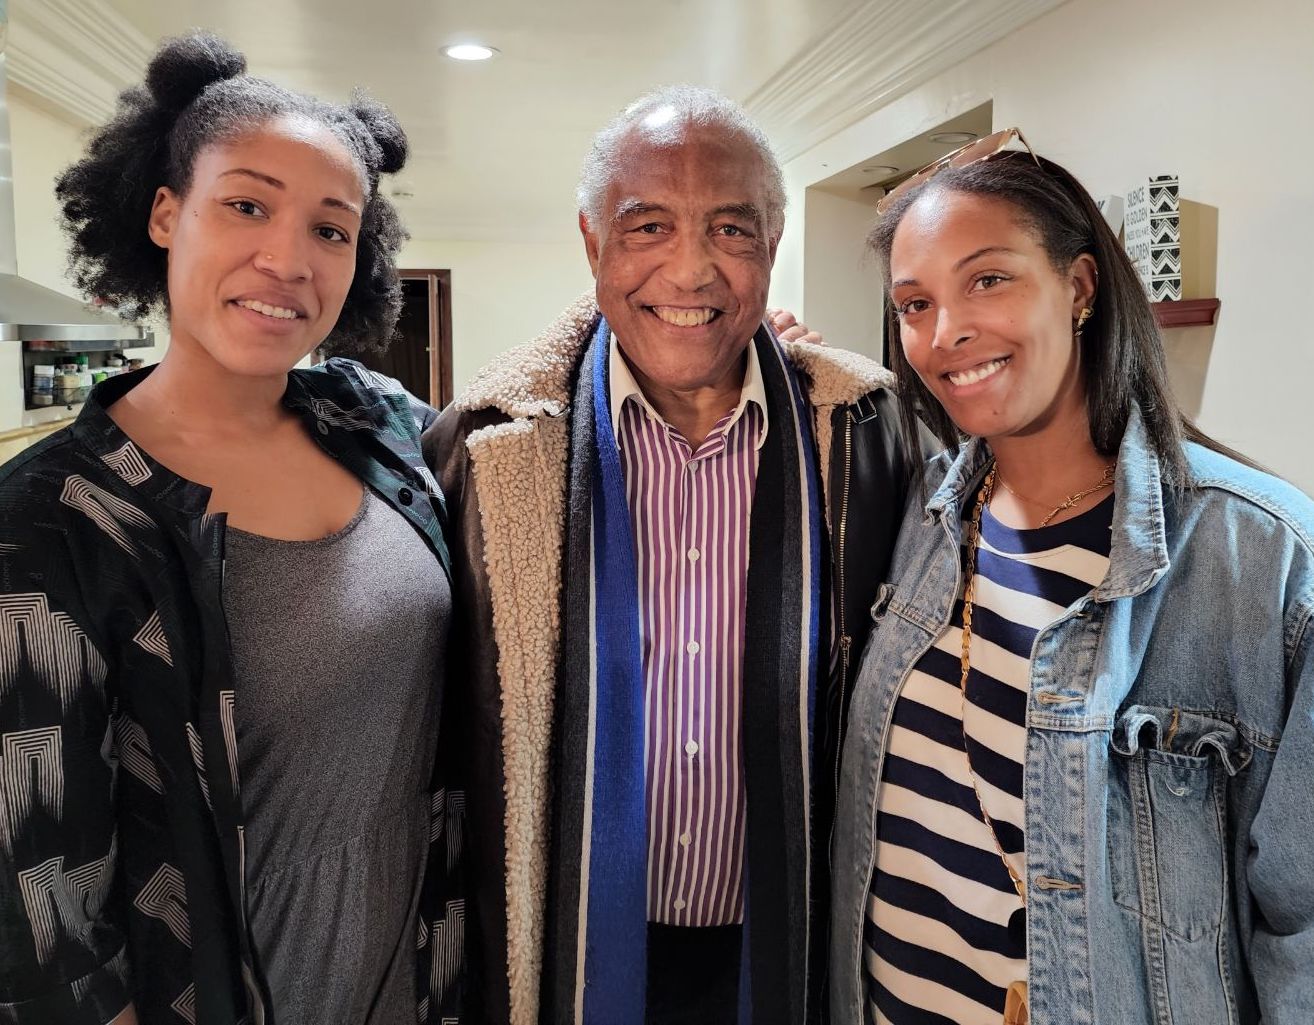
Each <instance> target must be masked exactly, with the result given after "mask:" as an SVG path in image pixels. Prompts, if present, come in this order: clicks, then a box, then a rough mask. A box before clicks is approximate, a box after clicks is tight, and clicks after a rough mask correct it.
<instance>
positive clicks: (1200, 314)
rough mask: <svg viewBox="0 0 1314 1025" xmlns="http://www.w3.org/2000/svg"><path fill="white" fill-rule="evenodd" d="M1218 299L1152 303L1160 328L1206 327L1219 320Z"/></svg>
mask: <svg viewBox="0 0 1314 1025" xmlns="http://www.w3.org/2000/svg"><path fill="white" fill-rule="evenodd" d="M1221 305H1222V303H1221V301H1220V300H1218V299H1179V300H1177V301H1176V302H1171V301H1170V302H1162V303H1150V306H1151V307H1152V308H1153V310H1154V318H1155V320H1157V321H1158V322H1159V326H1160V327H1205V326H1207V325H1209V324H1212V323H1214V321H1215V320H1217V319H1218V307H1219V306H1221Z"/></svg>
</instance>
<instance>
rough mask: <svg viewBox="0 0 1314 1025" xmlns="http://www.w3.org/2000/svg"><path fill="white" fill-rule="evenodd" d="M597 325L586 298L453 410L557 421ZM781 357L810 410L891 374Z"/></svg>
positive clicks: (488, 370)
mask: <svg viewBox="0 0 1314 1025" xmlns="http://www.w3.org/2000/svg"><path fill="white" fill-rule="evenodd" d="M597 321H598V304H597V300H596V299H595V298H594V296H593V293H592V292H588V293H586V294H584V295H582V296H580V297H579V298H578V299H576V300H575V301H574V302H573V303H571V304H570V306H568V307H567V308H566V310H565V311H564V312H563V313H562V314H561V316H559V317H558V318H557V319H556V320H555V321H554V322H553V323H552V324H551V325H550V326H549V327H548V328H547V330H545V331H544V332H543V333H542V334H540V335H539V336H538V337H537V338H535V339H534V340H533V341H532V342H528V343H527V344H524V345H518V346H516V347H515V348H514V349H510V350H508V351H507V352H504V353H502V355H500V356H498V357H497V358H496V359H494V360H493V361H492V362H491V363H489V364H488V365H487V366H485V367H484V368H483V369H482V370H480V371H479V373H477V374H476V375H475V376H474V378H473V380H471V381H470V383H469V384H468V385H467V386H466V389H465V391H464V392H463V393H462V394H461V395H460V396H458V398H457V399H456V406H457V408H458V409H463V410H467V411H473V410H478V409H488V408H493V409H497V410H500V411H501V412H502V413H504V414H505V415H507V416H509V417H511V418H513V419H518V418H520V417H527V416H538V415H541V414H547V415H548V416H559V415H560V414H561V412H562V411H563V410H564V409H565V408H566V406H567V405H569V403H570V378H571V374H572V373H573V371H574V369H575V366H576V365H577V364H578V363H579V360H580V357H581V355H582V353H583V352H584V350H585V348H587V346H588V344H589V340H590V338H592V335H593V328H594V325H595V324H597ZM785 354H786V355H787V356H788V357H789V360H790V362H791V363H793V364H794V366H795V367H797V368H798V369H799V370H800V371H801V372H802V373H803V374H805V375H806V376H807V378H808V380H809V382H810V385H811V387H810V388H809V389H808V397H809V399H810V400H811V402H812V404H813V405H814V406H839V405H848V404H850V403H852V402H856V401H857V400H858V399H859V398H861V397H862V396H863V395H866V394H867V393H868V392H870V391H875V390H876V389H877V388H891V387H893V385H894V375H893V374H891V373H890V372H889V371H888V370H886V369H885V368H884V367H882V366H881V365H880V364H879V363H877V362H875V361H874V360H872V359H868V358H867V357H866V356H862V355H859V354H858V353H856V352H847V351H845V350H844V349H832V348H830V347H829V346H822V345H809V344H805V343H802V342H786V343H785Z"/></svg>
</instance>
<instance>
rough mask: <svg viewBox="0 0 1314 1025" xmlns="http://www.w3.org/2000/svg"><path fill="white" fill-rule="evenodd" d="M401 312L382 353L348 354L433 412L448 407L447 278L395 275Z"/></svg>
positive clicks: (430, 273) (445, 273) (446, 273)
mask: <svg viewBox="0 0 1314 1025" xmlns="http://www.w3.org/2000/svg"><path fill="white" fill-rule="evenodd" d="M397 276H398V277H400V278H401V284H402V311H401V317H400V318H399V319H398V321H397V334H396V336H395V337H394V338H393V340H392V344H391V345H389V346H388V348H387V349H386V350H384V351H383V352H361V353H352V357H353V358H354V359H357V360H359V361H360V362H361V363H363V364H364V365H365V366H367V367H369V368H370V369H371V370H376V371H378V372H379V373H380V374H386V375H387V376H388V377H395V378H396V379H397V380H398V381H400V382H401V383H402V386H403V387H404V388H405V389H406V390H407V391H408V392H410V393H411V394H412V395H414V396H415V397H416V398H418V399H423V400H424V401H425V402H427V403H429V405H431V406H433V407H434V409H442V408H443V407H444V406H445V405H447V403H449V402H451V401H452V272H451V271H450V270H399V271H398V272H397Z"/></svg>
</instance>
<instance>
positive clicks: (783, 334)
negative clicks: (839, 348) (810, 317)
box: [766, 310, 826, 345]
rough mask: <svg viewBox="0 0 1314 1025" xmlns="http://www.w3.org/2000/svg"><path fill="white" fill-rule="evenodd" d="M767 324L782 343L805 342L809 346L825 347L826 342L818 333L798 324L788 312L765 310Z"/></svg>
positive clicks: (795, 318) (796, 319) (794, 317)
mask: <svg viewBox="0 0 1314 1025" xmlns="http://www.w3.org/2000/svg"><path fill="white" fill-rule="evenodd" d="M766 315H767V322H768V323H770V325H771V327H772V328H773V329H774V330H775V332H776V334H777V335H778V336H779V338H780V340H781V341H782V342H807V343H808V344H809V345H825V344H826V340H825V339H824V338H822V337H821V332H820V331H813V330H812V329H811V328H810V327H808V326H807V325H806V324H800V323H799V322H798V318H797V317H796V316H794V314H793V313H791V312H790V311H789V310H767V311H766Z"/></svg>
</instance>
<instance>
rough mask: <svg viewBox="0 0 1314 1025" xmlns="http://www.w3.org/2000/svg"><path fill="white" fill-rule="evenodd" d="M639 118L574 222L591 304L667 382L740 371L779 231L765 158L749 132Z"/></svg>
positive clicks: (634, 355)
mask: <svg viewBox="0 0 1314 1025" xmlns="http://www.w3.org/2000/svg"><path fill="white" fill-rule="evenodd" d="M665 129H666V130H665V131H663V132H661V133H649V132H645V129H644V126H643V125H642V124H640V125H637V126H636V127H635V128H634V129H633V130H632V131H631V132H630V134H629V136H628V137H627V138H626V139H625V140H624V141H623V142H622V143H621V144H620V147H619V150H620V159H619V160H618V162H617V168H616V172H615V174H614V176H613V179H612V181H611V183H610V186H609V188H608V190H607V194H606V197H605V203H604V204H603V211H604V213H603V217H602V220H603V222H604V223H601V224H598V225H592V224H589V223H588V221H587V219H586V218H585V217H584V216H583V215H581V217H580V228H581V230H582V231H583V233H584V243H585V247H586V249H587V251H588V256H589V263H590V265H591V266H592V268H593V276H594V278H595V279H596V282H597V296H598V306H599V307H600V308H601V310H602V314H603V316H605V317H606V318H607V322H608V323H609V324H610V325H611V328H612V330H613V331H614V332H615V333H616V338H617V341H618V342H619V343H620V347H621V351H622V352H623V353H624V354H625V357H626V359H627V360H628V361H629V363H630V364H631V366H633V367H634V369H635V370H636V371H637V372H638V375H639V379H640V383H642V382H643V380H644V379H645V378H646V379H648V381H651V382H652V383H654V384H656V385H658V386H660V387H662V388H666V389H669V390H672V391H677V392H689V391H694V390H697V389H700V388H707V387H715V386H716V385H717V384H721V383H723V382H724V381H725V380H726V379H727V378H728V377H729V376H730V375H732V374H735V373H738V372H739V369H740V366H741V358H742V356H743V354H744V351H745V350H746V348H747V346H748V343H749V341H750V340H751V339H752V337H753V334H754V332H755V331H756V330H757V328H758V325H759V324H760V323H761V322H762V317H763V314H764V313H765V310H766V300H767V287H768V285H769V283H770V278H771V265H772V263H773V261H774V260H775V256H776V243H777V241H778V239H776V238H772V237H770V235H769V233H768V230H767V202H768V189H767V182H768V177H767V168H766V167H765V166H764V163H763V160H762V157H761V155H760V154H759V153H758V151H757V149H756V148H755V147H754V146H753V144H752V143H751V142H750V141H749V140H748V139H747V138H745V137H744V136H742V135H739V134H737V133H731V132H727V131H726V130H724V129H717V128H711V127H702V126H698V125H689V126H687V127H685V128H684V129H683V130H682V131H678V132H675V133H671V132H670V126H669V125H666V126H665Z"/></svg>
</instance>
